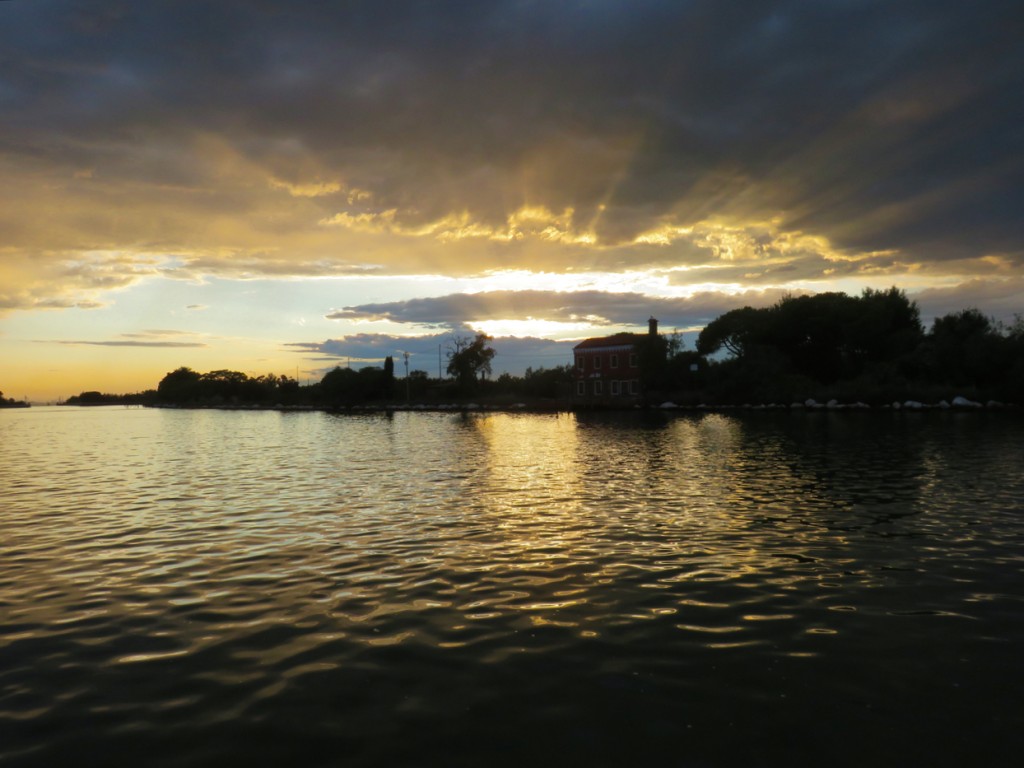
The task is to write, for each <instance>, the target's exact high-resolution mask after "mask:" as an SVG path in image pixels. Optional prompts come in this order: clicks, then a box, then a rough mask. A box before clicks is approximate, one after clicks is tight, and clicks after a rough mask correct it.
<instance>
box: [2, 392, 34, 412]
mask: <svg viewBox="0 0 1024 768" xmlns="http://www.w3.org/2000/svg"><path fill="white" fill-rule="evenodd" d="M27 407H28V403H26V402H25V401H24V400H15V399H14V398H13V397H4V393H3V392H0V408H27Z"/></svg>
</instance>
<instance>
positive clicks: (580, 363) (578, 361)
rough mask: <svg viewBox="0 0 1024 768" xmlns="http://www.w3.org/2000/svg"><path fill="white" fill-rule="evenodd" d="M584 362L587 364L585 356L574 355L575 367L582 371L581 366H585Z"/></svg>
mask: <svg viewBox="0 0 1024 768" xmlns="http://www.w3.org/2000/svg"><path fill="white" fill-rule="evenodd" d="M586 364H587V358H585V357H584V356H583V355H577V357H576V367H577V368H579V369H580V370H581V371H582V370H583V368H584V367H585V366H586Z"/></svg>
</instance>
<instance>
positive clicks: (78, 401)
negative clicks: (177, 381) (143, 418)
mask: <svg viewBox="0 0 1024 768" xmlns="http://www.w3.org/2000/svg"><path fill="white" fill-rule="evenodd" d="M156 402H157V392H156V390H155V389H147V390H146V391H145V392H133V393H131V394H125V395H114V394H108V393H106V392H97V391H95V390H89V391H88V392H81V393H79V394H77V395H72V396H71V397H69V398H68V399H67V401H66V402H65V405H154V404H155V403H156Z"/></svg>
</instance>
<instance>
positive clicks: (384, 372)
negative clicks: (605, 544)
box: [68, 358, 571, 408]
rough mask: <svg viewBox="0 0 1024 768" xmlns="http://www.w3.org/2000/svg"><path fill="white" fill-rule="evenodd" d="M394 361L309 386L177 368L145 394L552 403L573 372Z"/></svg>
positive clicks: (257, 400)
mask: <svg viewBox="0 0 1024 768" xmlns="http://www.w3.org/2000/svg"><path fill="white" fill-rule="evenodd" d="M389 360H390V358H388V359H386V360H385V364H384V366H383V367H375V366H367V367H363V368H360V369H358V370H356V369H352V368H341V367H338V368H334V369H333V370H331V371H328V372H327V374H326V375H324V377H323V378H322V379H321V380H320V381H319V382H316V383H314V384H307V385H300V384H299V382H298V381H296V380H295V379H292V378H289V377H287V376H274V375H269V376H258V377H255V378H253V377H250V376H247V375H246V374H244V373H239V372H238V371H211V372H209V373H198V372H196V371H193V370H192V369H190V368H178V369H177V370H175V371H171V372H170V373H168V374H167V375H166V376H164V378H163V379H162V380H161V381H160V384H159V385H158V387H157V389H156V390H155V391H151V392H147V393H144V395H145V396H146V397H147V398H149V402H147V403H145V404H152V405H176V406H195V407H219V406H263V407H274V406H285V407H295V406H308V407H315V408H348V407H352V406H357V405H364V404H374V403H377V404H387V403H405V402H415V403H441V402H455V401H458V400H460V399H464V398H466V397H470V396H478V395H479V396H484V397H488V398H491V399H495V398H497V399H506V400H509V401H511V399H513V398H516V397H522V398H529V399H531V400H533V401H538V400H553V399H555V398H558V397H564V396H565V395H566V393H567V392H568V385H567V382H568V381H569V372H570V370H571V368H570V366H563V367H559V368H554V369H544V368H541V369H538V370H533V369H531V368H528V369H527V370H526V373H525V374H524V375H523V376H510V375H509V374H507V373H504V374H502V375H501V376H499V377H498V378H497V379H496V380H494V381H489V380H488V381H481V380H472V381H470V382H468V383H467V382H466V381H462V382H460V381H459V380H458V379H457V378H455V379H431V378H430V377H429V376H428V375H427V373H426V371H411V372H410V373H409V376H408V377H407V378H402V379H396V378H395V375H394V365H393V363H391V364H389V362H388V361H389ZM85 394H88V393H83V395H85ZM95 394H98V393H95ZM101 397H114V396H101ZM68 402H69V403H70V402H71V401H70V400H69V401H68ZM79 404H85V403H79Z"/></svg>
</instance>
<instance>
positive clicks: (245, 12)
mask: <svg viewBox="0 0 1024 768" xmlns="http://www.w3.org/2000/svg"><path fill="white" fill-rule="evenodd" d="M1021 39H1024V13H1021V11H1020V6H1019V2H999V1H996V0H993V1H987V0H978V1H977V2H971V3H967V2H963V1H962V0H956V1H955V2H953V1H950V0H925V1H922V2H914V1H911V0H906V1H901V2H892V1H891V0H886V1H885V2H871V1H868V0H831V1H829V0H815V1H813V2H812V1H810V0H808V1H806V2H798V1H795V0H794V1H792V2H770V1H768V0H736V1H731V0H730V1H728V2H724V1H723V0H706V1H705V0H664V1H660V2H659V1H655V0H575V1H573V0H565V1H564V2H562V1H556V0H515V1H513V0H492V1H489V2H488V1H485V0H465V1H462V2H454V1H453V2H445V1H444V0H434V1H433V2H427V1H425V0H423V1H418V2H413V1H412V0H395V1H393V2H386V1H385V0H376V1H373V2H369V1H367V2H362V1H361V0H352V1H351V2H345V3H340V2H313V1H310V2H303V3H285V2H270V1H269V0H246V1H245V2H241V1H240V0H219V1H218V2H199V1H197V0H149V1H148V2H145V3H138V2H128V1H125V2H121V1H119V0H105V1H104V2H75V1H70V0H67V1H66V0H52V1H51V0H0V390H2V391H3V392H4V393H5V395H6V396H8V397H11V396H14V397H19V398H20V397H28V398H30V399H32V400H35V401H47V400H53V399H57V398H62V397H67V396H70V395H72V394H77V393H78V392H81V391H84V390H93V389H95V390H101V391H104V392H134V391H139V390H142V389H147V388H153V387H155V386H156V385H157V383H158V382H159V380H160V379H161V378H162V377H163V375H164V374H165V373H167V372H168V371H171V370H173V369H175V368H177V367H179V366H188V367H191V368H193V369H195V370H199V371H208V370H215V369H223V368H227V369H231V370H239V371H243V372H245V373H248V374H250V375H261V374H265V373H276V374H286V375H289V376H295V377H298V378H299V379H300V380H301V381H303V382H310V381H316V380H318V379H319V378H320V377H321V376H322V375H323V373H324V372H325V371H327V370H330V369H331V368H333V367H334V366H337V365H342V366H345V365H349V366H352V367H362V366H365V365H379V364H381V362H382V360H383V358H384V357H385V356H386V355H392V356H393V357H394V358H395V360H396V363H397V364H396V373H397V374H398V375H400V376H401V375H403V374H404V367H403V366H404V353H406V352H408V353H409V355H410V357H409V365H410V369H411V370H425V371H427V372H428V373H430V374H431V375H432V376H433V375H437V372H438V369H439V356H440V357H441V358H442V361H441V362H442V363H443V357H444V354H445V351H446V350H447V348H448V347H449V345H450V344H451V340H452V339H453V337H455V336H466V335H470V334H473V333H476V332H485V333H488V334H489V335H491V336H493V337H494V341H493V346H494V348H495V350H496V352H497V355H496V357H495V359H494V368H495V373H496V374H497V373H500V372H502V371H506V370H507V371H510V372H512V373H521V372H522V371H523V369H525V368H526V367H527V366H530V367H533V368H540V367H547V368H550V367H553V366H556V365H563V364H566V363H569V362H570V361H571V349H572V345H573V343H575V342H576V341H578V340H580V339H582V338H586V337H588V336H600V335H606V334H610V333H615V332H618V331H629V330H634V331H643V330H645V329H646V327H647V319H648V317H651V316H654V317H656V318H658V319H659V321H660V327H661V329H662V330H663V331H673V330H678V331H680V332H681V333H682V335H683V339H684V341H686V343H687V345H688V346H689V347H691V348H692V342H693V339H694V337H695V334H696V333H697V332H698V331H699V330H700V328H701V327H703V326H704V325H705V324H706V323H708V322H710V321H711V320H713V319H714V318H715V317H717V316H718V315H720V314H722V313H723V312H726V311H728V310H730V309H733V308H736V307H740V306H744V305H750V306H766V305H770V304H772V303H774V302H776V301H778V300H779V299H780V298H781V297H783V296H785V295H798V294H803V293H818V292H822V291H836V290H838V291H845V292H847V293H851V294H859V293H860V292H861V291H862V290H864V289H865V288H888V287H890V286H893V285H895V286H897V287H898V288H900V289H902V290H905V291H906V292H907V294H908V295H909V296H910V297H911V298H912V299H913V300H914V301H916V302H917V304H918V306H919V307H920V310H921V315H922V319H923V320H924V321H925V323H926V325H927V324H928V323H930V321H931V319H933V318H934V317H936V316H939V315H942V314H945V313H947V312H952V311H957V310H960V309H965V308H968V307H976V308H978V309H980V310H981V311H983V312H984V313H986V314H987V315H990V316H992V317H994V318H996V319H998V320H1002V321H1011V320H1012V319H1013V316H1014V314H1015V313H1018V312H1021V311H1024V128H1022V122H1021V120H1022V117H1024V46H1022V45H1021V44H1020V40H1021ZM441 367H443V365H441Z"/></svg>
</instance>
